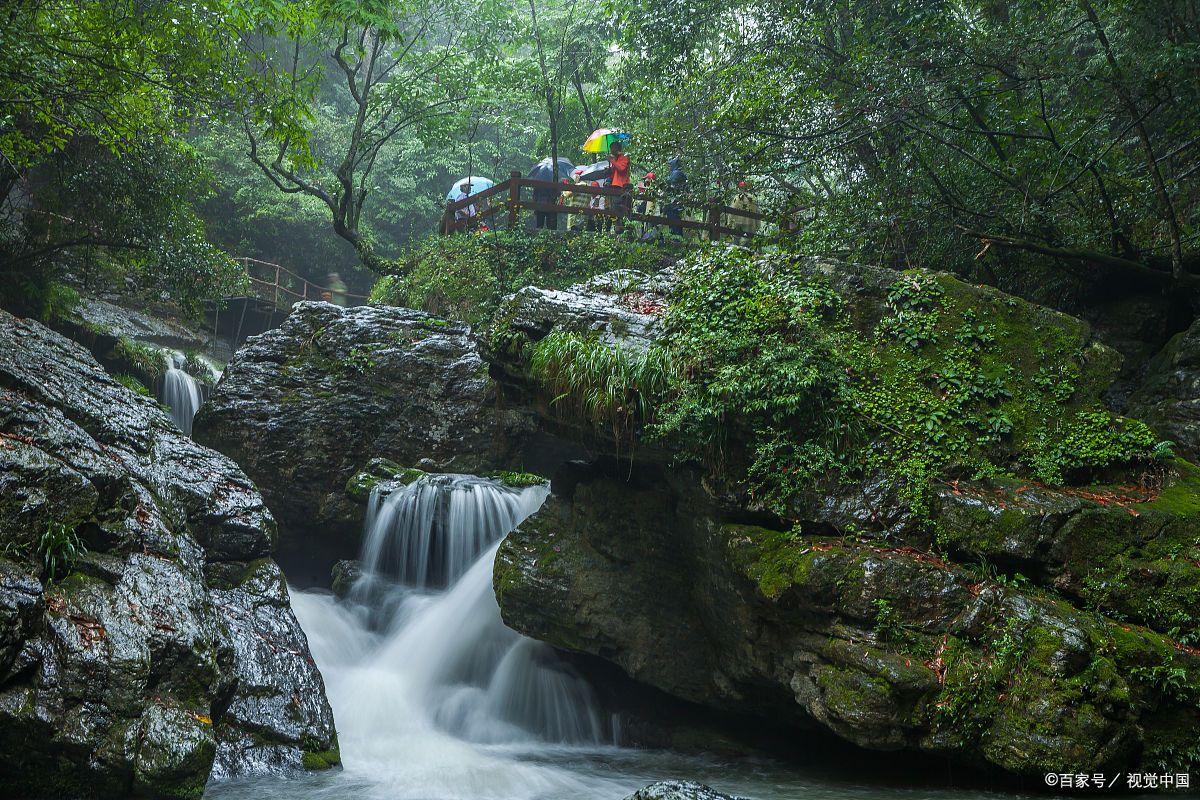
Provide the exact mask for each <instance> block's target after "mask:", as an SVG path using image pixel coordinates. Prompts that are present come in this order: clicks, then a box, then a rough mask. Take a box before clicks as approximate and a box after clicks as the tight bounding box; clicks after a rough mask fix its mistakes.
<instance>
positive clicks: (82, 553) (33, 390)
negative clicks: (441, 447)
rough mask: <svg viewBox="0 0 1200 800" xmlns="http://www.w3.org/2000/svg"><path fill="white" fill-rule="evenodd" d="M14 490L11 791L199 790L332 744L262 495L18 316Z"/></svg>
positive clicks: (6, 420) (4, 656)
mask: <svg viewBox="0 0 1200 800" xmlns="http://www.w3.org/2000/svg"><path fill="white" fill-rule="evenodd" d="M0 486H2V487H3V489H4V491H3V493H2V495H0V543H2V544H3V549H2V555H0V621H3V623H4V624H3V633H2V634H0V785H4V786H5V787H6V789H7V790H8V791H9V792H13V793H15V794H17V795H19V796H22V797H64V796H78V797H118V796H119V797H125V796H145V797H188V796H198V795H199V794H200V793H201V791H202V790H203V787H204V784H205V782H206V781H207V779H208V777H209V774H210V771H212V770H213V765H214V762H215V763H216V764H217V765H218V767H217V769H216V774H218V775H235V774H247V773H254V772H262V771H268V770H282V769H291V768H298V767H302V766H304V763H305V758H306V756H305V754H306V753H322V754H328V753H329V752H330V751H335V750H336V735H335V733H334V729H333V721H332V714H331V712H330V710H329V706H328V703H327V701H326V700H325V696H324V687H323V684H322V682H321V677H320V674H319V673H318V672H317V670H316V668H315V666H314V665H313V664H312V661H311V658H310V657H309V656H308V648H307V641H306V639H305V637H304V635H303V632H302V631H300V629H299V626H298V625H297V623H296V620H295V617H294V616H293V615H292V612H291V609H290V607H289V604H288V599H287V592H286V587H285V586H284V584H283V583H282V579H281V575H280V573H279V571H278V568H277V567H276V566H275V565H274V564H273V563H272V562H271V561H270V560H269V558H268V556H269V555H270V553H271V550H272V546H273V543H274V538H275V523H274V519H273V518H272V516H271V514H270V513H269V512H268V511H267V509H266V507H265V506H264V505H263V502H262V498H261V497H260V496H259V494H258V492H257V491H256V490H255V488H254V486H253V484H251V483H250V481H249V480H248V479H247V478H246V476H245V475H244V474H243V473H242V472H241V471H240V470H239V469H238V468H237V466H236V465H235V464H234V463H233V462H231V461H230V460H229V459H228V458H226V457H225V456H222V455H220V454H218V453H216V452H213V451H211V450H208V449H206V448H204V447H201V446H199V445H197V444H195V443H194V442H192V441H191V440H190V439H188V438H186V437H185V436H183V435H182V434H180V433H179V431H178V430H177V429H176V428H175V427H174V425H172V424H171V422H170V421H169V419H168V417H167V416H166V415H165V414H164V413H163V412H162V411H161V409H160V408H159V407H158V405H157V404H156V403H154V402H153V401H151V400H149V399H148V398H144V397H140V396H137V395H135V394H133V393H132V392H129V391H128V390H126V389H125V388H124V387H122V386H120V385H119V384H117V383H116V382H114V381H113V380H112V379H111V378H109V377H108V375H107V374H106V373H105V372H104V371H103V370H102V369H101V368H100V366H99V365H98V364H97V363H96V362H95V361H94V360H93V359H92V357H91V356H90V355H89V354H88V353H87V352H86V351H85V350H83V348H81V347H80V346H78V345H76V344H74V343H73V342H70V341H68V340H67V339H64V338H63V337H61V336H59V335H57V334H55V333H53V332H51V331H49V330H48V329H46V328H44V327H42V326H41V325H38V324H37V323H34V322H31V321H27V320H19V319H16V318H14V317H12V316H10V315H8V314H5V313H3V312H0ZM296 697H299V698H302V700H301V702H300V703H299V704H295V705H294V704H293V703H292V701H293V698H296ZM248 740H249V741H251V742H252V743H253V747H250V746H248V745H247V744H246V742H247V741H248ZM326 757H327V756H326ZM308 760H310V761H311V757H310V758H309V759H308Z"/></svg>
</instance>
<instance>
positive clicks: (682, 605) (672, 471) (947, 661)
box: [485, 259, 1200, 775]
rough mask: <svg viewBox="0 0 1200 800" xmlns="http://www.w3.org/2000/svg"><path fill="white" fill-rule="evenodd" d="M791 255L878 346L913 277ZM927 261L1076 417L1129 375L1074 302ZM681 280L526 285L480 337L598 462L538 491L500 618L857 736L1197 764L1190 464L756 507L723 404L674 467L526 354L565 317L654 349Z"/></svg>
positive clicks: (1102, 760) (551, 422)
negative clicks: (1011, 288) (568, 394)
mask: <svg viewBox="0 0 1200 800" xmlns="http://www.w3.org/2000/svg"><path fill="white" fill-rule="evenodd" d="M762 268H763V269H772V268H773V266H772V264H771V263H770V262H769V261H766V262H764V263H763V267H762ZM788 268H789V269H790V270H792V271H791V273H790V275H791V276H792V277H794V278H796V279H798V280H803V281H805V282H807V283H809V284H810V285H811V284H815V285H819V286H820V287H822V288H823V289H828V290H831V291H832V292H834V293H836V295H838V296H839V297H840V298H841V299H842V301H843V302H844V304H845V308H846V323H845V324H847V325H849V326H850V327H851V329H852V330H857V331H859V332H860V339H861V340H863V341H871V340H872V339H873V337H875V336H876V333H877V331H879V330H880V325H881V324H882V323H883V322H884V321H885V320H886V319H887V318H888V317H889V315H892V314H895V313H896V312H895V308H894V305H893V302H892V300H891V298H890V297H889V294H891V293H892V292H893V291H894V287H895V286H896V285H897V283H898V282H899V281H901V280H902V279H903V278H902V276H901V275H900V274H899V273H896V272H894V271H891V270H887V269H882V268H876V267H868V266H862V265H854V264H843V263H840V262H833V261H828V260H822V259H807V260H801V261H799V262H794V263H789V264H788ZM907 280H912V278H911V277H910V278H907ZM922 280H925V281H927V282H932V283H933V284H936V286H937V287H938V291H940V292H941V293H943V296H944V298H945V307H946V313H947V314H949V315H952V316H951V318H949V319H944V320H942V321H941V324H943V325H949V326H950V327H951V329H952V330H954V331H955V334H954V335H956V336H958V337H960V338H964V339H967V340H969V339H970V337H971V336H974V335H976V332H977V331H978V332H979V333H980V335H982V336H985V337H986V336H991V337H994V342H995V345H996V347H995V350H997V351H999V355H997V356H995V358H996V360H997V366H999V367H1004V366H1006V364H1007V365H1008V369H1009V374H1017V373H1019V374H1021V375H1024V376H1025V377H1024V378H1022V379H1023V380H1033V381H1038V382H1040V383H1041V384H1043V385H1045V386H1046V387H1047V390H1048V391H1056V390H1059V386H1061V385H1063V384H1064V383H1065V382H1063V381H1056V380H1054V379H1052V378H1050V379H1048V378H1047V373H1045V372H1043V368H1044V367H1046V365H1047V364H1048V363H1049V362H1050V361H1053V362H1054V363H1051V364H1050V367H1052V368H1054V369H1057V368H1059V367H1062V368H1064V369H1065V370H1066V371H1068V372H1069V373H1070V374H1071V376H1072V378H1071V381H1070V385H1071V387H1072V388H1071V392H1072V394H1071V397H1070V399H1069V401H1068V402H1067V405H1066V408H1067V409H1068V410H1070V412H1071V413H1075V412H1076V411H1079V412H1090V410H1091V409H1094V408H1095V407H1096V404H1097V403H1098V402H1099V400H1100V398H1101V397H1102V396H1103V394H1104V392H1105V391H1106V390H1107V389H1108V388H1109V386H1110V385H1111V384H1112V381H1113V380H1114V378H1115V377H1116V376H1117V374H1118V367H1119V363H1120V358H1119V356H1118V355H1117V354H1116V353H1115V352H1114V351H1112V350H1111V349H1110V348H1108V347H1106V346H1104V345H1103V344H1101V343H1100V342H1098V341H1097V340H1096V339H1095V337H1094V335H1093V333H1092V331H1091V329H1090V327H1089V326H1088V325H1087V324H1086V323H1084V322H1082V321H1080V320H1077V319H1074V318H1071V317H1068V316H1066V315H1063V314H1060V313H1057V312H1054V311H1050V310H1047V309H1044V308H1040V307H1037V306H1034V305H1032V304H1029V303H1025V302H1024V301H1020V300H1018V299H1016V298H1011V297H1007V296H1005V295H1003V294H1002V293H999V292H997V291H995V290H993V289H989V288H986V287H977V286H970V285H967V284H963V283H962V282H960V281H957V280H955V279H954V278H952V277H950V276H947V275H932V276H929V277H927V278H923V279H922ZM673 291H674V290H673V288H672V286H671V284H670V280H669V276H661V275H660V276H657V277H655V278H654V280H652V281H646V282H643V283H642V284H641V286H639V285H638V284H637V282H636V281H633V282H632V285H631V282H630V281H628V280H621V281H609V282H606V281H605V280H604V279H603V278H601V279H598V280H593V281H591V282H589V283H588V284H584V285H580V286H578V287H574V288H573V289H571V290H568V291H562V292H551V291H545V290H539V289H525V290H523V291H522V292H520V293H518V294H516V295H514V296H513V297H511V298H509V299H508V300H507V301H506V303H505V304H504V305H503V306H502V308H501V311H500V313H499V314H498V316H497V318H496V320H495V322H494V324H493V325H492V327H491V328H490V329H489V330H488V331H487V332H486V334H485V341H486V343H487V348H488V349H487V354H488V357H489V358H491V359H492V360H493V361H494V362H495V364H494V368H493V374H495V375H497V376H498V378H499V379H500V380H501V382H502V384H503V390H504V394H505V397H506V398H508V399H509V400H510V402H519V403H522V404H524V405H525V406H526V407H527V408H529V409H530V410H531V412H532V413H534V414H536V415H537V416H538V418H539V424H540V425H541V427H542V428H543V429H544V430H547V431H551V432H553V433H556V434H558V435H562V436H568V437H577V438H579V439H581V440H582V441H584V442H586V444H587V446H588V448H589V450H590V451H591V452H592V453H593V454H598V456H599V457H595V455H594V457H593V459H592V460H591V462H590V463H587V464H579V463H570V464H564V465H563V466H562V467H561V468H560V469H559V470H558V471H557V473H555V474H554V475H553V480H552V487H553V492H554V494H553V495H552V496H551V497H550V498H549V499H548V500H547V502H546V504H545V505H544V506H543V508H542V510H541V511H539V512H538V513H537V514H535V515H534V516H532V517H530V518H529V519H528V520H526V522H525V523H523V524H522V526H521V527H520V528H519V529H518V530H517V531H514V532H513V533H512V534H510V535H509V537H508V538H507V539H506V540H505V542H504V544H503V545H502V546H501V548H500V550H499V552H498V555H497V561H496V572H495V589H496V593H497V597H498V599H499V601H500V606H501V611H502V614H503V616H504V619H505V621H506V622H507V623H508V624H509V625H510V626H511V627H513V628H515V629H516V630H518V631H521V632H523V633H525V634H527V635H530V636H533V637H535V638H538V639H541V640H543V641H547V642H549V643H551V644H553V645H554V646H556V647H559V648H561V649H564V650H569V651H575V652H582V653H587V654H591V655H594V656H598V657H600V658H603V659H606V660H608V661H610V662H612V663H614V664H616V665H617V666H619V667H620V668H621V669H622V670H624V671H625V672H626V673H628V674H629V675H631V676H632V677H634V678H635V679H637V680H639V681H642V682H644V683H648V684H650V685H652V686H655V687H657V688H659V689H662V690H664V691H666V692H668V693H670V694H672V695H674V696H676V697H679V698H682V699H684V700H688V701H691V702H694V703H699V704H701V705H703V706H706V707H709V708H715V709H720V710H724V711H729V712H734V713H749V714H752V715H757V716H761V717H767V718H771V719H773V720H775V721H777V722H781V723H784V724H794V725H797V726H804V725H811V724H812V723H813V722H814V721H815V722H816V723H819V724H820V725H822V726H824V727H825V728H827V729H828V730H830V731H832V732H833V733H835V734H836V735H838V736H840V737H842V738H844V739H847V740H849V741H851V742H854V743H855V744H858V745H860V746H863V747H867V748H873V749H885V750H889V749H911V750H921V751H926V752H931V753H937V754H946V755H951V756H954V757H956V758H959V759H961V760H964V761H967V762H970V763H975V764H980V765H993V766H999V767H1001V768H1003V769H1005V770H1008V771H1011V772H1015V773H1021V774H1034V775H1036V774H1039V773H1042V772H1045V771H1061V770H1063V769H1076V770H1080V771H1091V770H1099V769H1101V768H1108V767H1113V766H1117V765H1120V766H1123V767H1129V766H1135V765H1139V766H1154V767H1159V766H1162V767H1181V766H1184V767H1185V766H1188V765H1190V764H1191V762H1192V761H1193V760H1194V759H1195V757H1196V754H1195V750H1194V748H1192V747H1190V746H1189V745H1186V744H1184V743H1185V742H1187V741H1191V740H1194V738H1195V737H1196V736H1197V734H1200V707H1198V701H1200V651H1197V650H1196V649H1195V648H1194V647H1192V646H1190V645H1192V644H1195V643H1196V642H1197V641H1198V640H1200V632H1198V631H1200V624H1198V623H1200V619H1198V618H1197V617H1196V616H1194V611H1193V609H1194V608H1195V607H1196V603H1197V601H1200V566H1198V565H1200V543H1198V542H1197V540H1196V535H1197V533H1198V532H1200V481H1198V480H1197V475H1198V473H1197V471H1196V468H1195V467H1193V466H1192V465H1190V464H1188V463H1186V462H1182V461H1175V462H1166V461H1159V462H1156V463H1153V464H1145V463H1143V464H1142V465H1141V466H1139V467H1138V468H1137V471H1134V472H1129V471H1126V472H1123V473H1122V472H1121V471H1120V470H1119V469H1117V468H1114V469H1113V471H1112V472H1111V474H1108V473H1105V474H1104V475H1102V476H1101V477H1104V478H1105V479H1111V481H1112V482H1111V483H1110V484H1106V485H1096V486H1093V485H1088V486H1076V487H1074V488H1072V487H1048V486H1044V485H1041V484H1039V483H1037V482H1035V481H1032V480H1021V479H1019V478H1013V477H1011V476H1010V477H995V478H993V479H990V480H987V479H982V478H979V479H974V480H972V479H970V478H969V476H963V477H961V478H960V479H958V480H951V479H949V478H947V480H946V481H944V482H936V483H935V484H934V486H935V490H934V491H933V492H932V496H931V497H929V498H928V499H927V500H926V501H925V505H924V507H923V508H921V509H920V510H919V511H914V510H913V509H912V508H910V507H908V506H907V505H906V504H905V502H903V501H902V499H901V497H899V496H898V495H897V494H896V492H895V489H894V487H893V486H892V485H890V484H889V481H888V476H887V475H886V474H880V475H875V476H869V477H868V480H865V481H864V482H862V483H853V484H847V483H846V482H841V483H838V482H833V483H831V484H820V483H816V482H813V483H810V484H808V485H805V486H801V487H799V489H798V491H797V493H796V495H795V496H794V497H793V498H790V499H788V501H787V502H786V503H783V504H780V503H776V504H774V505H767V504H764V503H762V502H760V500H759V499H757V498H755V497H754V496H753V495H752V493H750V492H747V491H746V475H745V473H744V472H743V473H741V474H739V473H738V472H737V470H738V468H739V464H738V459H737V453H738V449H739V447H741V448H743V449H745V442H744V441H740V440H739V436H742V435H744V431H741V430H739V428H738V424H739V420H736V419H730V420H727V421H726V423H727V427H726V431H727V433H728V436H727V440H726V441H725V442H724V443H723V446H724V450H723V451H722V457H723V460H722V462H721V465H720V466H719V467H716V468H714V467H713V465H711V464H705V465H699V464H695V465H693V466H686V465H684V464H680V461H681V459H680V458H679V457H678V456H679V453H678V452H672V450H673V448H672V445H671V443H670V442H669V441H663V440H659V441H647V439H648V437H647V436H646V435H645V434H646V430H645V429H643V428H642V427H640V426H639V425H637V424H631V425H627V426H626V427H625V428H624V430H623V434H624V438H622V436H616V437H614V436H613V435H612V433H611V430H612V426H611V424H610V425H596V424H594V422H595V420H589V419H588V418H587V414H586V413H584V414H579V413H578V410H571V409H568V410H567V412H565V413H564V412H563V411H562V408H561V405H562V404H560V403H556V400H557V399H558V398H557V397H555V391H554V390H553V389H550V390H549V391H548V390H547V386H546V385H545V382H544V381H545V375H544V370H543V371H539V368H538V365H537V364H536V363H534V360H533V359H532V358H531V355H530V354H531V353H536V352H537V351H538V349H539V348H538V347H537V346H536V345H537V343H538V342H541V341H543V340H545V339H547V337H550V336H552V335H554V334H555V333H557V332H565V333H567V334H569V335H577V336H578V335H582V336H583V337H586V339H587V341H588V342H593V343H599V344H601V345H603V346H605V347H608V348H610V349H611V350H613V351H614V352H617V351H618V350H619V351H623V352H629V351H637V352H653V349H652V348H654V347H655V346H656V345H658V344H660V341H659V340H660V338H661V337H662V336H663V332H664V326H663V325H662V323H661V314H662V311H663V307H664V305H666V304H669V303H670V302H671V301H672V299H673ZM953 315H957V316H953ZM981 319H987V320H991V321H994V322H993V323H992V324H993V325H994V328H995V331H994V333H993V332H991V331H984V330H983V329H982V328H981V327H977V326H979V325H980V320H981ZM589 346H591V345H589ZM1051 354H1058V355H1061V356H1062V359H1061V360H1062V361H1063V362H1064V363H1061V364H1060V363H1058V357H1057V356H1055V358H1054V359H1051ZM883 361H884V363H885V364H886V363H888V362H887V360H886V359H884V360H883ZM1002 362H1003V363H1002ZM1030 376H1032V377H1030ZM895 377H896V376H889V375H879V376H875V378H876V379H877V380H881V381H884V380H891V379H894V378H895ZM1025 396H1029V395H1028V394H1026V395H1025ZM995 397H996V402H997V403H998V404H999V407H1000V409H1001V410H1002V411H1005V412H1006V413H1008V414H1009V415H1010V417H1011V418H1012V419H1014V420H1016V419H1020V420H1023V421H1024V422H1025V424H1026V425H1027V426H1032V425H1036V424H1038V422H1039V421H1038V420H1037V419H1036V414H1037V413H1038V412H1037V409H1036V408H1032V407H1030V406H1025V407H1022V408H1009V407H1008V405H1012V404H1015V403H1016V402H1018V401H1017V399H1016V398H1015V397H1014V396H1013V395H1011V394H1009V395H1006V394H1005V393H1004V392H997V393H996V395H995ZM577 408H578V407H577ZM582 408H583V409H584V410H585V411H586V409H587V408H588V406H587V405H586V404H585V405H583V406H582ZM564 417H565V418H564ZM572 417H573V418H572ZM607 421H608V422H611V418H610V419H609V420H607ZM618 421H620V420H618ZM998 441H999V444H998V445H997V450H998V451H999V454H1000V456H1002V457H1003V456H1007V457H1008V459H1009V460H1007V461H999V462H998V463H1003V464H1005V465H1006V466H1009V467H1010V468H1012V469H1014V470H1015V469H1018V468H1019V467H1020V466H1021V463H1022V462H1021V461H1020V460H1019V458H1018V457H1017V455H1016V454H1015V453H1013V452H1012V451H1011V450H1009V451H1007V452H1005V451H1004V447H1005V446H1006V444H1005V442H1004V440H1003V438H1002V437H1000V438H999V439H998ZM684 461H686V459H684ZM1130 484H1132V485H1130ZM781 505H782V506H784V510H783V513H779V510H780V507H781ZM781 516H784V517H786V521H785V520H783V519H781ZM1167 676H1173V677H1170V678H1168V677H1167Z"/></svg>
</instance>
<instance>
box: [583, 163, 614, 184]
mask: <svg viewBox="0 0 1200 800" xmlns="http://www.w3.org/2000/svg"><path fill="white" fill-rule="evenodd" d="M611 177H612V164H610V163H608V162H607V161H597V162H596V163H595V164H588V165H587V166H586V167H584V168H583V170H582V171H581V172H580V173H579V179H580V180H582V181H587V182H588V183H591V182H592V181H606V180H608V179H609V178H611Z"/></svg>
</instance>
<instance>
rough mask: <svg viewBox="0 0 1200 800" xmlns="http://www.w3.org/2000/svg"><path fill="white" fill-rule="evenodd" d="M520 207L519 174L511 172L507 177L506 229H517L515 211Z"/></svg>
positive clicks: (514, 171)
mask: <svg viewBox="0 0 1200 800" xmlns="http://www.w3.org/2000/svg"><path fill="white" fill-rule="evenodd" d="M520 205H521V173H519V172H517V171H516V170H513V171H512V172H510V173H509V175H508V229H509V230H510V231H515V230H516V229H517V210H518V206H520Z"/></svg>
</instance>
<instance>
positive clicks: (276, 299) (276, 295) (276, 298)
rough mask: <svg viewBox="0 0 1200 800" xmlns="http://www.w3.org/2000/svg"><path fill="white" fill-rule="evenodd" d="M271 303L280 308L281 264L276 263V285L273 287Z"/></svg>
mask: <svg viewBox="0 0 1200 800" xmlns="http://www.w3.org/2000/svg"><path fill="white" fill-rule="evenodd" d="M271 305H273V306H275V307H276V308H279V265H278V264H276V265H275V286H274V287H272V293H271Z"/></svg>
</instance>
